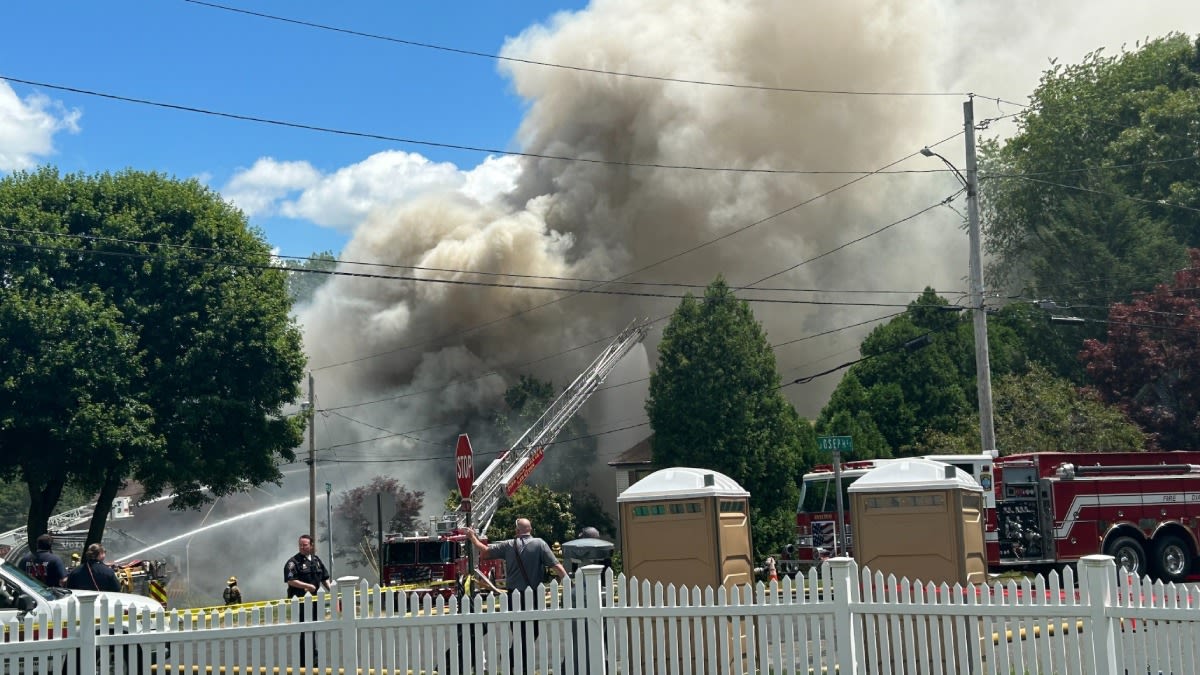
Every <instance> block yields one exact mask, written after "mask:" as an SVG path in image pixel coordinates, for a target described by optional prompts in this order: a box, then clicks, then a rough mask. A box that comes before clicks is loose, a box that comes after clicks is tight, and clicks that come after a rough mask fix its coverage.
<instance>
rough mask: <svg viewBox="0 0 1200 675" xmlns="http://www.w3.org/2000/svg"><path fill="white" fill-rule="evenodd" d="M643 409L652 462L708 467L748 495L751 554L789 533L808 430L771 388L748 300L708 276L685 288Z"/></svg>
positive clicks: (772, 373) (767, 351) (770, 368)
mask: <svg viewBox="0 0 1200 675" xmlns="http://www.w3.org/2000/svg"><path fill="white" fill-rule="evenodd" d="M658 351H659V358H658V364H657V367H656V368H655V371H654V373H653V374H652V375H651V376H650V396H649V398H648V399H647V401H646V412H647V414H648V415H649V417H650V425H651V427H653V429H654V440H653V442H652V457H653V461H654V464H655V465H656V466H659V467H669V466H690V467H697V468H706V469H713V470H715V471H718V472H720V473H723V474H725V475H727V476H729V477H730V478H732V479H734V480H736V481H737V482H738V483H739V484H741V485H742V487H744V488H746V489H747V490H748V491H749V492H750V495H751V498H750V515H751V529H752V531H753V533H754V540H755V541H754V546H755V550H756V553H757V554H758V555H760V556H763V555H766V554H769V553H772V552H777V551H779V550H780V548H781V547H782V546H783V545H784V544H786V543H788V542H790V541H791V540H792V539H793V537H794V535H795V511H796V500H797V498H798V495H799V492H798V488H797V480H798V478H799V476H800V475H801V474H802V472H803V470H804V468H805V466H806V464H808V463H809V462H811V454H806V452H807V453H812V452H814V451H815V448H814V447H813V445H806V446H803V447H802V446H801V438H802V437H803V438H804V440H805V442H806V443H809V444H815V440H814V438H813V434H812V430H811V428H810V427H809V425H808V424H807V423H805V422H803V421H802V420H801V419H800V418H799V416H798V415H797V414H796V412H795V410H794V409H793V408H792V406H791V405H790V404H789V403H788V402H787V400H786V399H785V398H784V397H783V394H782V393H781V392H780V391H779V387H780V384H779V374H778V372H777V371H776V368H775V354H774V352H773V351H772V350H771V346H770V344H769V343H768V342H767V337H766V334H765V333H764V332H763V329H762V326H761V325H760V324H759V322H758V321H757V320H755V318H754V315H753V313H752V312H751V311H750V307H749V305H748V304H747V303H746V302H745V301H743V300H739V299H738V298H737V297H735V296H734V294H733V292H732V291H730V289H729V287H728V285H726V283H725V280H724V279H723V278H721V277H717V279H716V280H715V281H713V282H712V283H711V284H710V285H709V286H708V288H707V290H706V291H705V293H704V297H703V298H702V299H699V298H695V297H693V296H692V295H690V294H689V295H688V296H687V297H685V298H684V299H683V301H682V302H680V304H679V307H678V308H677V309H676V310H675V313H674V315H673V316H672V317H671V322H670V323H669V324H668V325H667V327H666V329H665V330H664V331H663V339H662V342H661V343H660V344H659V350H658Z"/></svg>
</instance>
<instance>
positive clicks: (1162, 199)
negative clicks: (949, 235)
mask: <svg viewBox="0 0 1200 675" xmlns="http://www.w3.org/2000/svg"><path fill="white" fill-rule="evenodd" d="M1197 118H1200V51H1198V46H1197V43H1193V42H1192V41H1191V40H1190V39H1189V38H1188V37H1187V36H1184V35H1179V34H1174V35H1169V36H1166V37H1163V38H1160V39H1156V40H1152V41H1150V42H1148V43H1146V44H1144V45H1141V47H1140V48H1139V49H1137V50H1135V51H1131V52H1123V53H1122V54H1120V55H1118V56H1104V55H1103V54H1102V53H1101V52H1099V51H1097V52H1094V53H1092V54H1089V55H1088V56H1087V57H1085V58H1084V60H1083V62H1082V63H1079V64H1075V65H1069V66H1068V65H1062V64H1055V65H1054V66H1053V67H1052V68H1051V69H1050V70H1048V71H1047V72H1046V73H1044V75H1043V77H1042V80H1041V83H1040V85H1039V86H1038V88H1037V90H1036V91H1035V92H1034V94H1033V96H1032V106H1031V107H1030V108H1029V109H1028V110H1027V111H1025V112H1023V113H1021V114H1020V115H1019V116H1018V117H1017V122H1018V125H1019V131H1018V133H1017V134H1016V135H1014V136H1012V137H1011V138H1009V139H1008V140H1007V141H1006V142H1005V143H1003V144H1000V143H996V142H992V143H987V144H984V145H983V146H982V147H981V157H982V168H983V178H984V182H983V183H982V185H981V188H982V189H981V192H980V195H981V200H982V205H983V216H984V217H983V224H984V235H985V243H986V246H987V250H988V251H989V252H990V253H992V254H993V263H992V265H991V268H990V269H989V277H990V278H991V280H992V281H993V282H994V285H999V286H1007V287H1009V288H1012V289H1014V290H1019V291H1023V292H1026V293H1029V294H1030V295H1032V296H1033V297H1034V298H1035V299H1042V298H1051V299H1055V300H1057V301H1059V302H1060V303H1063V302H1070V303H1073V304H1076V305H1079V304H1082V305H1089V304H1091V305H1107V304H1108V303H1109V302H1110V301H1112V300H1118V299H1124V298H1127V297H1129V293H1130V292H1131V291H1134V290H1139V289H1146V288H1149V287H1150V286H1152V285H1153V284H1154V283H1155V282H1156V281H1160V280H1165V279H1167V278H1169V275H1170V272H1171V271H1172V270H1174V269H1177V268H1179V267H1182V266H1183V264H1184V262H1185V260H1186V258H1185V249H1186V247H1188V246H1196V245H1200V216H1198V215H1197V212H1196V207H1200V176H1198V175H1197V174H1196V172H1195V147H1196V145H1197V143H1198V142H1200V128H1197V126H1196V124H1195V120H1196V119H1197ZM1178 206H1182V207H1184V208H1177V207H1178ZM1079 335H1080V336H1081V338H1082V337H1085V334H1084V333H1080V334H1079ZM1075 351H1076V350H1075V349H1070V350H1069V352H1068V353H1072V354H1073V353H1074V352H1075Z"/></svg>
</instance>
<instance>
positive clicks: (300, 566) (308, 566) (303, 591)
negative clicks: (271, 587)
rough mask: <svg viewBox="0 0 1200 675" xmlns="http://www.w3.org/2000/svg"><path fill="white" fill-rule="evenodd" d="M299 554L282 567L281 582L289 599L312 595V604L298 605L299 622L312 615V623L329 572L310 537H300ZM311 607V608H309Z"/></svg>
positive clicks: (302, 643) (302, 646)
mask: <svg viewBox="0 0 1200 675" xmlns="http://www.w3.org/2000/svg"><path fill="white" fill-rule="evenodd" d="M299 548H300V552H299V553H297V554H296V555H294V556H292V557H290V558H288V560H287V562H286V563H284V565H283V580H284V582H286V583H287V596H288V597H289V598H302V597H304V596H306V595H308V594H310V593H311V594H313V596H314V597H313V599H312V602H311V603H309V602H302V603H300V621H306V620H308V619H307V618H306V616H305V615H306V614H307V613H308V612H311V613H312V619H311V620H312V621H316V620H317V599H316V597H315V596H316V593H317V590H319V589H320V588H321V587H322V586H324V587H325V590H329V570H327V569H325V563H323V562H321V559H320V558H318V557H317V555H316V554H315V553H313V538H312V535H308V534H302V535H300V542H299ZM309 605H311V607H310V606H309ZM315 643H316V641H315V640H314V644H313V665H314V666H315V665H317V663H316V660H317V646H316V644H315ZM305 652H306V650H305V634H304V633H301V634H300V665H301V666H303V665H305V656H306V654H305Z"/></svg>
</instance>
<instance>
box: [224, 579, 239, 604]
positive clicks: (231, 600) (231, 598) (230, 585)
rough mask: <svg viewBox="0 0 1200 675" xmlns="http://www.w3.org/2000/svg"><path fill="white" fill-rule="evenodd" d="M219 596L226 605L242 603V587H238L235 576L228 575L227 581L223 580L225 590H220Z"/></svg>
mask: <svg viewBox="0 0 1200 675" xmlns="http://www.w3.org/2000/svg"><path fill="white" fill-rule="evenodd" d="M221 597H223V598H224V599H225V604H227V605H240V604H242V589H240V588H238V582H237V577H229V581H227V582H225V590H224V591H222V593H221Z"/></svg>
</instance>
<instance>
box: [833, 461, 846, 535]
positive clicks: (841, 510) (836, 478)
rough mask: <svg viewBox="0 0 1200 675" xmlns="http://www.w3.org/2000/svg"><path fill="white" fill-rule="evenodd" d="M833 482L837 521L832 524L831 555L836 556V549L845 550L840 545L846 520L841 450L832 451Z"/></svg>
mask: <svg viewBox="0 0 1200 675" xmlns="http://www.w3.org/2000/svg"><path fill="white" fill-rule="evenodd" d="M833 484H834V485H836V486H837V487H835V488H834V489H835V490H837V522H836V523H834V526H833V556H834V557H835V558H836V557H837V555H838V550H839V549H841V550H845V548H846V547H845V546H843V545H842V534H843V533H844V531H845V527H844V523H845V522H846V507H845V505H844V504H842V451H841V450H834V451H833Z"/></svg>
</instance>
